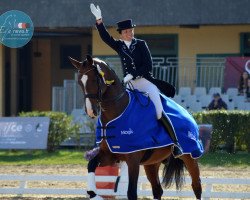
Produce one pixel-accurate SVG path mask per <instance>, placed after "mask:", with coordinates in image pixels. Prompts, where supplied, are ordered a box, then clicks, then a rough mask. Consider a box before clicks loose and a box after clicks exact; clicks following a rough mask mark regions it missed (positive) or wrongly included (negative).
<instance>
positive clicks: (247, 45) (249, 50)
mask: <svg viewBox="0 0 250 200" xmlns="http://www.w3.org/2000/svg"><path fill="white" fill-rule="evenodd" d="M240 40H241V44H240V46H241V55H243V56H250V33H241V39H240Z"/></svg>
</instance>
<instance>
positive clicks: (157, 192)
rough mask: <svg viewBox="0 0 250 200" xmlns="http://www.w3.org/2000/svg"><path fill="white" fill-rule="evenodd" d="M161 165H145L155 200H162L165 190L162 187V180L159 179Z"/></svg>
mask: <svg viewBox="0 0 250 200" xmlns="http://www.w3.org/2000/svg"><path fill="white" fill-rule="evenodd" d="M160 165H161V163H157V164H153V165H144V169H145V173H146V175H147V178H148V180H149V182H150V184H151V186H152V190H153V196H154V199H158V200H160V199H161V196H162V194H163V190H162V187H161V183H160V179H159V174H158V171H159V167H160Z"/></svg>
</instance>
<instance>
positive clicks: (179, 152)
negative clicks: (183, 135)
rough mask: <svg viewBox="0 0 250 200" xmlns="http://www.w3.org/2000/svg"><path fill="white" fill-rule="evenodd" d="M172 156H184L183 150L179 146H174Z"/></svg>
mask: <svg viewBox="0 0 250 200" xmlns="http://www.w3.org/2000/svg"><path fill="white" fill-rule="evenodd" d="M172 154H173V156H174V157H175V158H179V157H180V156H182V155H183V151H182V148H181V147H180V146H179V145H177V144H174V145H173V146H172Z"/></svg>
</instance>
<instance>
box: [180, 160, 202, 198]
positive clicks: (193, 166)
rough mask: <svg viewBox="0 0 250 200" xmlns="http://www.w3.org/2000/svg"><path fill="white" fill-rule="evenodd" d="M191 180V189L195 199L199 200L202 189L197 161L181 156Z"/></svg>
mask: <svg viewBox="0 0 250 200" xmlns="http://www.w3.org/2000/svg"><path fill="white" fill-rule="evenodd" d="M181 159H182V160H183V161H184V163H185V165H186V167H187V170H188V172H189V174H190V176H191V178H192V188H193V191H194V194H195V196H196V198H197V199H201V193H202V187H201V180H200V169H199V165H198V162H197V160H195V159H193V158H192V157H191V156H190V155H185V156H182V158H181Z"/></svg>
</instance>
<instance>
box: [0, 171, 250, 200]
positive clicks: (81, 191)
mask: <svg viewBox="0 0 250 200" xmlns="http://www.w3.org/2000/svg"><path fill="white" fill-rule="evenodd" d="M116 179H117V177H116V176H97V177H96V181H97V182H115V181H116ZM86 180H87V177H86V176H75V175H0V182H2V181H17V182H19V187H16V188H13V187H12V188H0V194H17V195H23V194H40V195H83V196H85V195H86V189H85V188H76V189H68V188H59V187H58V188H32V187H28V185H29V182H32V181H39V182H41V181H45V182H49V181H57V182H85V183H86ZM123 180H127V179H126V178H125V179H123ZM190 182H191V180H190V178H186V183H188V184H190ZM145 183H148V180H147V178H146V177H145V176H141V177H139V183H138V184H139V185H138V195H139V196H143V197H145V196H152V191H151V189H146V188H145V187H144V186H143V184H145ZM202 183H203V184H205V187H204V188H203V193H202V197H203V199H204V200H209V199H210V198H219V199H223V198H227V199H228V198H229V199H250V192H248V191H247V192H240V191H238V192H217V191H213V185H214V184H216V185H246V186H247V187H249V186H250V179H235V178H202ZM119 184H124V182H123V183H122V182H121V183H119ZM125 188H126V187H119V185H118V191H117V192H114V191H113V190H112V189H98V194H100V195H114V196H116V197H119V196H120V197H121V196H126V189H125ZM163 196H166V197H182V198H194V194H193V191H175V190H164V193H163Z"/></svg>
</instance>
